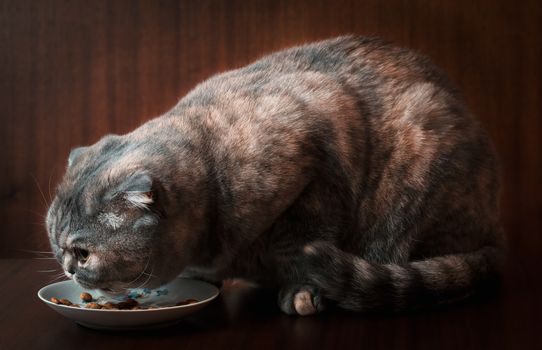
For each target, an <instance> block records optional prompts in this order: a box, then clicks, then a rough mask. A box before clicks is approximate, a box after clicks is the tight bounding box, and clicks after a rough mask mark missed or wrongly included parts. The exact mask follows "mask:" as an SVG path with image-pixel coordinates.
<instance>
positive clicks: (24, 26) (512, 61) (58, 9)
mask: <svg viewBox="0 0 542 350" xmlns="http://www.w3.org/2000/svg"><path fill="white" fill-rule="evenodd" d="M541 23H542V6H541V5H540V2H538V1H535V0H533V1H521V2H520V4H519V5H518V4H517V3H516V2H512V1H504V0H498V1H496V0H493V1H492V0H480V1H472V0H457V1H433V0H415V1H403V0H387V1H379V0H367V1H361V0H360V1H355V0H351V1H344V0H343V1H339V0H335V1H318V0H314V1H301V0H299V1H298V0H284V1H272V0H269V1H249V0H244V1H243V0H235V1H208V0H204V1H180V2H178V1H109V2H107V1H83V0H81V1H60V0H59V1H31V0H24V1H21V0H9V1H5V0H1V1H0V108H1V112H0V161H1V164H2V166H1V169H0V180H1V181H0V223H1V224H2V226H3V227H2V228H1V231H0V232H1V236H0V257H2V258H6V257H28V256H29V254H28V253H26V252H24V251H23V250H46V249H48V243H47V239H46V234H45V229H44V225H43V221H44V219H43V217H42V216H43V215H44V214H45V211H46V203H45V202H49V201H50V196H51V194H50V192H51V191H53V190H54V187H55V184H56V183H57V182H58V180H59V179H60V177H61V175H62V173H63V171H64V168H65V164H66V158H67V155H68V153H69V150H70V149H71V148H72V147H75V146H79V145H86V144H90V143H93V142H95V141H97V140H98V139H99V138H100V137H101V136H103V135H105V134H107V133H125V132H127V131H129V130H131V129H133V128H135V127H136V126H138V125H139V124H141V123H143V122H145V121H146V120H149V119H151V118H153V117H155V116H157V115H159V114H161V113H163V112H165V111H167V110H168V109H169V108H171V107H172V106H173V105H174V104H175V102H176V101H177V100H178V98H180V97H181V96H183V95H184V94H186V93H187V91H189V90H190V89H191V88H192V87H194V86H195V84H197V83H198V82H199V81H201V80H203V79H205V78H207V77H209V76H210V75H212V74H215V73H218V72H222V71H225V70H228V69H231V68H235V67H239V66H241V65H244V64H247V63H249V62H251V61H252V60H254V59H256V58H258V57H259V56H261V55H263V54H265V53H269V52H271V51H273V50H276V49H280V48H284V47H287V46H291V45H294V44H298V43H303V42H308V41H312V40H317V39H322V38H327V37H332V36H336V35H339V34H344V33H357V34H363V35H377V36H382V37H384V38H386V39H389V40H392V41H395V42H396V43H398V44H400V45H404V46H408V47H412V48H415V49H417V50H419V51H421V52H423V53H425V54H427V55H429V56H430V57H432V58H433V60H434V61H435V62H436V63H437V64H438V65H439V66H441V67H442V68H443V69H444V70H445V71H447V72H448V74H449V75H450V77H451V78H452V80H453V81H454V82H455V83H456V84H457V85H459V87H460V88H461V89H462V90H463V91H464V93H465V95H466V96H467V99H468V102H469V105H470V107H471V109H472V110H473V111H474V112H475V113H476V114H477V115H478V116H479V117H480V118H481V119H482V121H483V122H484V124H485V125H486V126H487V128H488V129H489V132H490V134H491V135H492V137H493V139H494V141H495V143H496V145H497V148H498V150H499V152H500V155H501V157H502V163H503V168H504V186H503V194H502V211H503V212H502V218H503V222H504V224H505V227H506V229H507V232H508V235H509V241H510V247H511V252H512V254H513V255H516V256H518V255H521V256H523V257H525V258H526V259H528V261H540V259H539V258H538V256H539V252H540V251H541V249H542V232H541V226H542V225H541V220H542V219H541V216H542V211H541V209H542V205H541V201H542V199H541V198H542V191H541V185H540V181H541V179H542V159H541V154H540V150H541V143H542V142H541V136H542V135H541V134H542V133H541V131H542V130H541V129H542V127H541V119H542V115H541V109H542V107H541V98H542V95H541V93H542V69H541V63H542V41H541V34H540V33H541V32H542V24H541Z"/></svg>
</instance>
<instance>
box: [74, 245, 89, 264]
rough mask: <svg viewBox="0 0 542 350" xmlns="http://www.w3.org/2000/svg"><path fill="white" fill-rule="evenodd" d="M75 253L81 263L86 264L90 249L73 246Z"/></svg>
mask: <svg viewBox="0 0 542 350" xmlns="http://www.w3.org/2000/svg"><path fill="white" fill-rule="evenodd" d="M73 255H74V256H75V258H76V259H77V261H78V262H79V263H81V264H84V263H86V262H87V260H88V256H89V253H88V250H86V249H83V248H73Z"/></svg>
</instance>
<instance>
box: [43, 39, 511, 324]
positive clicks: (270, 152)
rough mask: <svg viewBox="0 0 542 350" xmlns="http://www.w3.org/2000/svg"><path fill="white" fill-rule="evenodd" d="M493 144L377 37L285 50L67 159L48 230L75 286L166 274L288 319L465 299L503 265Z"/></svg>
mask: <svg viewBox="0 0 542 350" xmlns="http://www.w3.org/2000/svg"><path fill="white" fill-rule="evenodd" d="M498 192H499V176H498V171H497V164H496V156H495V153H494V150H493V147H492V146H491V143H490V141H489V140H488V137H487V135H486V133H485V132H484V130H483V129H482V128H481V126H480V124H479V122H478V121H476V120H475V119H474V118H473V116H472V114H471V113H470V112H469V111H468V110H467V108H466V107H465V103H464V101H463V99H462V97H461V96H460V94H459V93H458V92H457V91H456V90H455V89H454V88H453V87H452V86H451V84H450V83H449V82H448V80H447V79H446V78H445V77H444V76H443V74H442V73H441V72H439V71H438V70H437V69H436V68H435V67H434V66H433V65H432V64H431V63H430V62H429V61H428V60H427V59H426V58H424V57H421V56H419V55H417V54H415V53H413V52H411V51H408V50H405V49H401V48H397V47H393V46H391V45H389V44H387V43H385V42H383V41H381V40H379V39H372V38H359V37H352V36H347V37H339V38H335V39H332V40H326V41H322V42H318V43H314V44H311V45H305V46H300V47H294V48H291V49H288V50H285V51H280V52H277V53H274V54H272V55H270V56H267V57H264V58H262V59H260V60H258V61H256V62H255V63H253V64H251V65H249V66H247V67H245V68H241V69H237V70H233V71H230V72H227V73H224V74H220V75H217V76H214V77H212V78H210V79H209V80H207V81H205V82H203V83H201V84H200V85H198V86H197V87H196V88H195V89H194V90H193V91H192V92H190V93H189V94H188V95H187V96H185V97H184V98H183V99H182V100H181V101H180V102H179V103H178V104H177V105H176V106H175V107H174V108H173V109H172V110H171V111H169V112H168V113H166V114H165V115H163V116H161V117H159V118H156V119H153V120H151V121H149V122H147V123H145V124H143V125H142V126H141V127H139V128H138V129H136V130H134V131H133V132H131V133H129V134H126V135H122V136H117V135H108V136H105V137H104V138H102V139H101V140H100V141H99V142H97V143H96V144H94V145H92V146H89V147H82V148H77V149H75V150H73V151H72V152H71V154H70V156H69V162H68V167H67V171H66V174H65V176H64V178H63V180H62V182H61V183H60V185H59V186H58V189H57V192H56V197H55V199H54V201H53V202H52V204H51V207H50V208H49V211H48V215H47V230H48V233H49V238H50V242H51V246H52V249H53V251H54V253H55V254H56V257H57V258H58V261H59V262H60V263H61V264H62V266H63V268H64V269H65V271H66V274H67V275H68V276H69V277H72V278H73V279H74V280H75V281H76V282H77V283H79V284H80V285H82V286H84V287H86V288H99V289H103V290H107V291H110V292H122V291H124V290H125V289H126V288H130V287H135V286H138V285H141V284H142V283H143V284H144V285H145V286H146V287H156V286H159V285H160V284H163V283H166V282H168V281H170V280H171V279H173V278H175V277H176V276H177V275H179V274H181V273H182V274H183V275H185V276H190V277H194V278H201V279H204V280H207V281H211V282H214V283H220V281H221V280H223V279H225V278H232V277H239V278H245V279H248V280H250V281H253V282H256V283H258V284H260V285H262V286H266V287H271V288H276V289H277V290H278V291H279V293H278V303H279V306H280V308H281V309H282V310H283V311H284V312H286V313H288V314H300V315H308V314H313V313H317V312H319V311H321V310H323V309H324V307H325V306H326V305H337V306H339V307H341V308H344V309H350V310H357V311H374V310H390V311H396V310H408V309H412V308H419V307H426V306H430V305H437V304H442V303H449V302H451V301H455V300H459V299H464V298H465V297H467V296H469V295H471V294H473V293H474V292H477V291H479V290H481V288H482V287H484V286H485V285H487V284H488V283H490V282H493V281H495V280H496V279H497V277H498V274H499V270H500V268H501V265H502V260H503V233H502V230H501V227H500V224H499V220H498Z"/></svg>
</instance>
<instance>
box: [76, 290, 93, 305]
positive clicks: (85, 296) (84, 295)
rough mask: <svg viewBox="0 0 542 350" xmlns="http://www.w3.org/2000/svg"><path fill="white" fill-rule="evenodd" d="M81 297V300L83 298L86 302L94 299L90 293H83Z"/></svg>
mask: <svg viewBox="0 0 542 350" xmlns="http://www.w3.org/2000/svg"><path fill="white" fill-rule="evenodd" d="M79 298H81V300H83V301H84V302H87V303H88V302H89V301H92V295H90V293H85V292H83V293H81V295H79Z"/></svg>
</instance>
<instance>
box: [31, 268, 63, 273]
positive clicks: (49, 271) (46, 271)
mask: <svg viewBox="0 0 542 350" xmlns="http://www.w3.org/2000/svg"><path fill="white" fill-rule="evenodd" d="M36 272H41V273H51V272H58V269H51V270H37V271H36Z"/></svg>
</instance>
